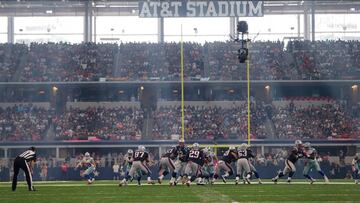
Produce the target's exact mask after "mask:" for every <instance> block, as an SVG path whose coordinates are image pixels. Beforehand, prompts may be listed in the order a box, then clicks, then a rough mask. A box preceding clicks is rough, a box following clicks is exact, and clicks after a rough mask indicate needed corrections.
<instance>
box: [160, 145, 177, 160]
mask: <svg viewBox="0 0 360 203" xmlns="http://www.w3.org/2000/svg"><path fill="white" fill-rule="evenodd" d="M177 156H178V153H177V151H176V147H174V148H171V149H168V150H167V151H166V152H165V154H163V155H162V156H161V157H167V158H170V159H176V157H177Z"/></svg>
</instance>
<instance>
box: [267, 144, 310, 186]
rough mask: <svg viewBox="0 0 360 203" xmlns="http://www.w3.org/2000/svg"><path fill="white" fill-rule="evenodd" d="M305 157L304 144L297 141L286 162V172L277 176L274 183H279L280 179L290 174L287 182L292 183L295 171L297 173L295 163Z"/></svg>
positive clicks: (281, 172) (280, 172)
mask: <svg viewBox="0 0 360 203" xmlns="http://www.w3.org/2000/svg"><path fill="white" fill-rule="evenodd" d="M303 156H304V152H303V144H302V142H301V140H296V141H295V147H294V148H293V149H292V150H291V152H290V155H289V156H288V158H287V159H286V160H285V168H284V170H283V171H279V173H278V174H277V176H275V177H274V178H273V179H272V181H273V182H274V183H277V181H278V179H279V178H281V177H283V176H285V175H286V174H289V176H288V180H287V182H288V183H291V178H292V177H293V175H294V174H295V171H296V167H295V163H296V162H297V160H298V159H299V158H302V157H303Z"/></svg>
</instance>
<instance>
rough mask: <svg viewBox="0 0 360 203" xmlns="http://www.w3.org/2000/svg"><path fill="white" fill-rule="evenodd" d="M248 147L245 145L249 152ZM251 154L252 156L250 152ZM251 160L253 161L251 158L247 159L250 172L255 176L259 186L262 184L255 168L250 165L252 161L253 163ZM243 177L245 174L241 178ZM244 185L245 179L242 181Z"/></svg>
mask: <svg viewBox="0 0 360 203" xmlns="http://www.w3.org/2000/svg"><path fill="white" fill-rule="evenodd" d="M250 147H251V146H250V145H247V149H248V150H250V151H251V149H250ZM251 154H252V151H251ZM253 160H254V159H253V157H249V166H250V171H251V173H252V174H253V175H254V176H255V178H257V179H258V183H259V184H262V182H261V179H260V176H259V173H258V172H257V170H256V168H255V166H254V165H253V164H252V161H253ZM244 175H246V174H244V173H243V177H244ZM244 184H245V179H244Z"/></svg>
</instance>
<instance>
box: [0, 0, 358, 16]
mask: <svg viewBox="0 0 360 203" xmlns="http://www.w3.org/2000/svg"><path fill="white" fill-rule="evenodd" d="M138 2H139V1H131V0H130V1H120V0H93V1H86V0H82V1H81V0H51V1H49V0H48V1H45V0H11V1H10V0H0V15H1V16H81V15H84V12H85V7H86V6H87V5H88V6H90V7H92V9H93V13H94V15H98V16H117V15H137V9H138ZM312 2H313V1H309V0H307V1H301V0H298V1H264V13H265V15H266V14H297V13H304V11H305V10H308V9H309V8H311V6H312ZM314 6H315V8H316V13H360V1H350V0H328V1H315V2H314Z"/></svg>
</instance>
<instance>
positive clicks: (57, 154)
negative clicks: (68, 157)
mask: <svg viewBox="0 0 360 203" xmlns="http://www.w3.org/2000/svg"><path fill="white" fill-rule="evenodd" d="M59 158H60V149H59V147H56V159H57V160H59Z"/></svg>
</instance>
